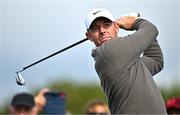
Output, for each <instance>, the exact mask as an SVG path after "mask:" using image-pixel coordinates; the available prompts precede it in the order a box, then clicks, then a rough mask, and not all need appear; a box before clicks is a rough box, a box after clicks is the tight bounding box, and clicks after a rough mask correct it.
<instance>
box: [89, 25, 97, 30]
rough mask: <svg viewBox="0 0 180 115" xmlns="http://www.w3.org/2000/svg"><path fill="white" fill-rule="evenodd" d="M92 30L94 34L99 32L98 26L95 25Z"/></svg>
mask: <svg viewBox="0 0 180 115" xmlns="http://www.w3.org/2000/svg"><path fill="white" fill-rule="evenodd" d="M90 30H91V31H92V32H96V31H98V26H96V25H94V26H92V27H91V28H90Z"/></svg>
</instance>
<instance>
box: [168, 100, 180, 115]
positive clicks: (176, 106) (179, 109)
mask: <svg viewBox="0 0 180 115" xmlns="http://www.w3.org/2000/svg"><path fill="white" fill-rule="evenodd" d="M166 109H167V113H168V114H173V115H178V114H180V98H172V99H169V100H167V101H166Z"/></svg>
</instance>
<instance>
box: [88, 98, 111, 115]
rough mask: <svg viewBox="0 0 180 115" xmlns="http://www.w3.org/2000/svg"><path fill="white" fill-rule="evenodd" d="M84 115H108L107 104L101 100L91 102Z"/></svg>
mask: <svg viewBox="0 0 180 115" xmlns="http://www.w3.org/2000/svg"><path fill="white" fill-rule="evenodd" d="M85 114H86V115H92V114H93V115H110V111H109V108H108V106H107V104H106V103H105V102H104V101H102V100H92V101H90V102H89V103H88V104H87V106H86V108H85Z"/></svg>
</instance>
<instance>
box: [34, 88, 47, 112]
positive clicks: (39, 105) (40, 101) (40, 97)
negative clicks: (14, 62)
mask: <svg viewBox="0 0 180 115" xmlns="http://www.w3.org/2000/svg"><path fill="white" fill-rule="evenodd" d="M47 92H50V90H49V89H48V88H43V89H41V90H40V91H39V92H38V94H37V95H36V96H35V97H34V99H35V104H36V111H38V113H40V112H42V110H43V107H44V106H45V104H46V99H45V97H44V94H45V93H47Z"/></svg>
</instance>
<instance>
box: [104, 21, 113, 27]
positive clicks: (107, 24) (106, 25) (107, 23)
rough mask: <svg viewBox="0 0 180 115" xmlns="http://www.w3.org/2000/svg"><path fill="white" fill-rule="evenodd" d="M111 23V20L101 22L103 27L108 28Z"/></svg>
mask: <svg viewBox="0 0 180 115" xmlns="http://www.w3.org/2000/svg"><path fill="white" fill-rule="evenodd" d="M111 25H112V22H105V23H104V24H103V27H104V28H109V27H110V26H111Z"/></svg>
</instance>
